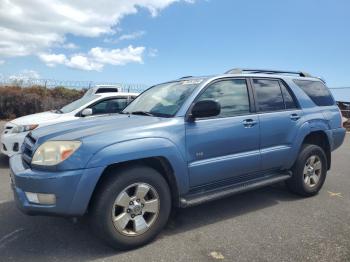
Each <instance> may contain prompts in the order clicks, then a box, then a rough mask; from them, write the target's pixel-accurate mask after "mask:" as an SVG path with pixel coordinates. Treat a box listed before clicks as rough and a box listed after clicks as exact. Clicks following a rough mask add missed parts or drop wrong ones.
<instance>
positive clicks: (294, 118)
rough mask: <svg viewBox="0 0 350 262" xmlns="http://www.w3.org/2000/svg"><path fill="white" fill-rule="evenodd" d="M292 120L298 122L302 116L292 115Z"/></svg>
mask: <svg viewBox="0 0 350 262" xmlns="http://www.w3.org/2000/svg"><path fill="white" fill-rule="evenodd" d="M290 119H292V120H293V121H297V120H299V119H300V116H299V115H298V114H291V115H290Z"/></svg>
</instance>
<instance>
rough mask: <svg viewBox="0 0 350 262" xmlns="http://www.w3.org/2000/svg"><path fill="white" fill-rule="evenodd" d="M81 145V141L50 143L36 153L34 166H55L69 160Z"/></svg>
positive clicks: (33, 160)
mask: <svg viewBox="0 0 350 262" xmlns="http://www.w3.org/2000/svg"><path fill="white" fill-rule="evenodd" d="M80 145H81V142H80V141H49V142H46V143H44V144H42V145H41V146H39V148H38V149H37V150H36V151H35V153H34V156H33V159H32V164H34V165H40V166H54V165H57V164H59V163H61V162H62V161H64V160H66V159H67V158H69V157H70V156H71V155H72V154H73V153H74V152H75V151H76V150H77V149H78V148H79V147H80Z"/></svg>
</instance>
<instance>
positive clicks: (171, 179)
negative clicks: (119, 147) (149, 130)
mask: <svg viewBox="0 0 350 262" xmlns="http://www.w3.org/2000/svg"><path fill="white" fill-rule="evenodd" d="M133 166H147V167H150V168H153V169H155V170H156V171H158V172H159V173H160V174H161V175H162V176H163V177H164V179H165V180H166V182H167V183H168V186H169V189H170V192H171V199H172V204H173V206H175V207H178V206H179V203H180V202H179V200H180V197H179V196H180V190H179V185H178V181H177V179H176V177H175V171H174V168H173V167H172V165H171V163H170V161H169V160H168V159H167V158H166V157H164V156H154V157H146V158H141V159H134V160H128V161H124V162H119V163H113V164H110V165H108V166H107V167H106V168H105V169H104V171H103V172H102V174H101V176H100V178H99V180H98V181H97V184H96V187H95V189H94V191H93V193H92V196H91V198H90V202H89V207H88V209H90V206H91V204H92V203H93V201H94V197H95V196H96V194H98V192H99V190H100V189H101V188H102V187H104V185H105V184H106V183H108V180H109V179H110V178H111V176H115V175H116V174H113V171H115V170H122V169H127V168H130V167H133Z"/></svg>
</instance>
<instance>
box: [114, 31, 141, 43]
mask: <svg viewBox="0 0 350 262" xmlns="http://www.w3.org/2000/svg"><path fill="white" fill-rule="evenodd" d="M145 34H146V32H145V31H137V32H134V33H131V34H125V35H121V36H120V37H119V38H118V39H119V40H120V41H122V40H133V39H137V38H140V37H142V36H144V35H145Z"/></svg>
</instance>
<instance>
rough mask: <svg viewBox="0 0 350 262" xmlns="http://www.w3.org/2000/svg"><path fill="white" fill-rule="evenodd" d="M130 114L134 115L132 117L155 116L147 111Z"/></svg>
mask: <svg viewBox="0 0 350 262" xmlns="http://www.w3.org/2000/svg"><path fill="white" fill-rule="evenodd" d="M130 114H132V115H142V116H155V114H153V113H151V112H147V111H134V112H130Z"/></svg>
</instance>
